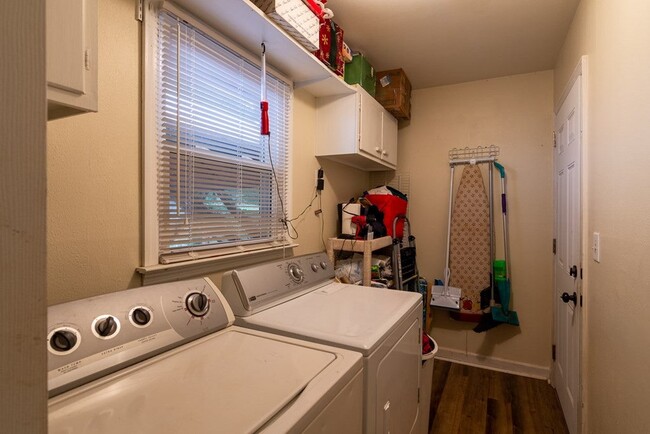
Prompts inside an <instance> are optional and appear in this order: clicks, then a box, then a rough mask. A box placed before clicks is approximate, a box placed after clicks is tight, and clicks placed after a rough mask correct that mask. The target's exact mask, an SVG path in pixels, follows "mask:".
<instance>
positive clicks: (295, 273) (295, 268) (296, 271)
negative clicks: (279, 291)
mask: <svg viewBox="0 0 650 434" xmlns="http://www.w3.org/2000/svg"><path fill="white" fill-rule="evenodd" d="M287 271H288V272H289V277H290V278H291V280H293V281H294V282H296V283H300V282H302V281H303V279H304V278H305V273H304V272H303V271H302V268H300V265H298V264H296V263H295V262H292V263H290V264H289V267H287Z"/></svg>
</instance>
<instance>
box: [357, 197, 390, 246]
mask: <svg viewBox="0 0 650 434" xmlns="http://www.w3.org/2000/svg"><path fill="white" fill-rule="evenodd" d="M368 225H370V227H372V237H373V238H380V237H385V236H386V235H387V234H388V232H387V231H386V225H385V224H384V213H383V212H381V211H379V208H377V207H376V206H375V205H371V206H369V207H368V208H367V209H366V225H365V226H364V227H363V228H361V231H360V232H359V236H361V237H362V238H363V239H366V238H367V237H368Z"/></svg>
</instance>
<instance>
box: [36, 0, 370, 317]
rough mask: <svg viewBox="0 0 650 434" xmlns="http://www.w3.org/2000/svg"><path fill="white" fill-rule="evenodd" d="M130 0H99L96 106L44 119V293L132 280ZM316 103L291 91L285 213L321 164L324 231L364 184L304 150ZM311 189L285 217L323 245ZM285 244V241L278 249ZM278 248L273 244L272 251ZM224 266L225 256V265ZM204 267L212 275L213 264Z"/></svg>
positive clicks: (135, 77) (136, 155) (135, 106)
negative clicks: (209, 268)
mask: <svg viewBox="0 0 650 434" xmlns="http://www.w3.org/2000/svg"><path fill="white" fill-rule="evenodd" d="M134 14H135V6H134V3H133V1H132V0H114V1H110V2H99V111H98V113H91V114H83V115H79V116H74V117H70V118H65V119H59V120H56V121H51V122H49V123H48V148H47V153H48V154H47V158H48V167H47V171H48V172H47V173H48V197H47V212H48V215H47V227H48V250H49V254H48V262H47V272H48V275H47V285H48V303H49V304H56V303H62V302H65V301H70V300H74V299H79V298H84V297H90V296H93V295H99V294H103V293H107V292H113V291H119V290H122V289H126V288H130V287H135V286H139V285H140V282H141V279H140V275H139V274H138V273H136V272H135V268H136V267H138V266H140V265H141V263H140V261H141V251H142V231H141V225H142V222H141V215H142V210H141V182H142V178H141V166H142V160H141V152H142V149H141V121H140V119H141V110H142V105H141V96H140V95H141V67H140V54H141V45H142V44H141V31H140V23H139V22H138V21H136V20H135V15H134ZM315 107H316V104H315V100H314V98H313V97H312V96H310V95H308V94H306V93H305V92H302V91H296V92H295V95H294V119H293V152H292V156H291V165H290V169H291V180H290V182H291V188H292V190H293V191H292V200H291V206H290V207H289V209H288V215H289V216H290V217H294V216H296V215H298V214H299V213H300V211H302V210H303V209H304V208H305V207H306V206H307V205H308V204H309V202H310V200H311V199H312V198H313V197H314V192H315V190H314V189H315V185H316V170H317V169H318V168H319V167H323V169H324V171H325V190H324V191H323V195H322V207H323V211H324V212H323V218H324V226H323V228H324V233H323V237H322V238H324V239H325V240H326V239H327V237H330V236H334V233H335V228H336V206H335V204H336V203H338V202H339V201H341V202H343V201H346V200H347V199H349V198H350V197H352V196H354V195H358V194H359V193H361V192H362V191H363V190H364V189H366V188H367V183H368V174H367V173H366V172H361V171H359V170H356V169H352V168H349V167H346V166H342V165H339V164H337V163H332V162H328V161H322V162H319V161H317V159H316V157H314V140H315V134H316V133H317V129H316V125H315V124H316V111H315V110H316V109H315ZM319 206H320V204H319V200H318V199H316V200H315V201H314V203H313V206H312V208H311V209H310V210H308V211H307V212H306V213H305V214H304V216H303V217H302V218H300V219H298V220H296V221H295V222H294V223H293V224H294V226H295V227H296V229H297V230H298V234H299V238H298V239H297V240H296V242H297V243H299V244H300V246H299V247H298V248H297V249H294V251H293V253H296V254H301V253H309V252H313V251H317V250H323V249H324V247H323V243H322V241H321V221H320V217H317V216H315V215H314V210H316V209H318V208H319ZM287 253H288V254H290V253H291V251H288V252H287ZM279 255H280V256H281V254H279ZM230 266H232V265H230ZM214 270H215V272H214V273H212V274H210V276H211V277H212V278H213V279H214V280H215V282H216V283H217V284H219V283H220V280H221V272H222V271H223V270H220V269H219V267H218V266H215V269H214Z"/></svg>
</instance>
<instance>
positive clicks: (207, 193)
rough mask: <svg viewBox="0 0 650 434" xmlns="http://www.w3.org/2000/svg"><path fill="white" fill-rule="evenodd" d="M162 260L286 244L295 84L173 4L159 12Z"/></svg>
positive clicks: (168, 261) (185, 258) (159, 166)
mask: <svg viewBox="0 0 650 434" xmlns="http://www.w3.org/2000/svg"><path fill="white" fill-rule="evenodd" d="M158 20H159V22H158V36H157V39H158V41H157V47H158V49H157V61H158V77H157V102H158V107H157V126H158V134H157V137H158V140H157V143H158V146H157V147H158V152H157V158H158V161H157V163H158V164H157V166H158V173H157V177H158V200H157V205H158V235H159V256H160V258H159V259H160V262H161V263H170V262H177V261H184V260H188V259H196V258H201V257H210V256H216V255H222V254H228V253H230V252H241V251H245V250H249V249H250V250H255V249H260V248H266V247H273V246H277V245H281V244H283V243H284V241H285V240H284V225H283V223H282V218H283V207H284V205H283V203H284V202H285V201H286V191H287V159H288V157H287V147H288V142H289V118H290V109H291V107H290V105H291V86H290V85H289V84H287V83H286V82H284V81H282V80H280V79H278V78H276V77H274V76H273V75H271V74H267V80H266V83H267V100H268V101H269V119H270V124H271V136H270V138H269V137H265V136H261V135H260V85H261V77H260V75H261V69H260V67H258V66H257V65H255V64H253V63H251V62H250V61H249V60H248V59H246V58H245V57H243V56H242V55H240V54H238V53H237V52H235V51H233V50H232V49H230V48H228V47H227V46H225V45H224V44H222V43H220V42H219V41H217V40H215V39H213V38H211V37H210V36H209V35H206V34H205V33H203V32H201V31H200V30H198V29H197V28H195V27H193V26H192V25H190V24H189V23H187V22H185V21H183V20H181V19H180V18H178V17H176V16H175V15H173V14H172V13H171V12H168V11H165V10H161V11H160V12H159V15H158Z"/></svg>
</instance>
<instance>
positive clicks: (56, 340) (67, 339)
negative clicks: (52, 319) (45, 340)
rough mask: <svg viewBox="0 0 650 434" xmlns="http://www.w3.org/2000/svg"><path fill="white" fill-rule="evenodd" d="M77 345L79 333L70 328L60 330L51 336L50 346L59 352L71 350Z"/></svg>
mask: <svg viewBox="0 0 650 434" xmlns="http://www.w3.org/2000/svg"><path fill="white" fill-rule="evenodd" d="M75 345H77V335H75V334H74V333H72V332H71V331H68V330H58V331H56V332H54V333H53V334H52V336H51V337H50V348H52V349H53V350H54V351H56V352H59V353H64V352H66V351H70V350H71V349H73V348H74V346H75Z"/></svg>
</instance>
